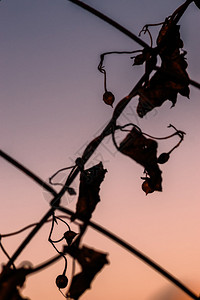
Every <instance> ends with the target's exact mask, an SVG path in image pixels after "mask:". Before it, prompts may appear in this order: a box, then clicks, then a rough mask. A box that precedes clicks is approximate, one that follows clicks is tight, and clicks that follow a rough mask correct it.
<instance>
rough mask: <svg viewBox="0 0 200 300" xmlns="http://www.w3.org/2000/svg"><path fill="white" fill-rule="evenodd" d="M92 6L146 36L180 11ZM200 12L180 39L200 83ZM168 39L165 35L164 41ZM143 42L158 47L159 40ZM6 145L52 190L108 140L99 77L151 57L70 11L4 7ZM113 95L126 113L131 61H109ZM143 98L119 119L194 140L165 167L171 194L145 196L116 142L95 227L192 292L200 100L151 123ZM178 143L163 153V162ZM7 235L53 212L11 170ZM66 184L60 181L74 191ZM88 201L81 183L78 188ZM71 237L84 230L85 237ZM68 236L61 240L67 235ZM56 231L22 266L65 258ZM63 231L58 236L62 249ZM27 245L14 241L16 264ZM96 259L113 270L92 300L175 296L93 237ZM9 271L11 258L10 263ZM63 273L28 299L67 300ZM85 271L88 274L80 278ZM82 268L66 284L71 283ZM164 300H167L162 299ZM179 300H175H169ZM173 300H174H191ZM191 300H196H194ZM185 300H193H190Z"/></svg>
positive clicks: (106, 147)
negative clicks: (101, 66) (99, 139)
mask: <svg viewBox="0 0 200 300" xmlns="http://www.w3.org/2000/svg"><path fill="white" fill-rule="evenodd" d="M85 2H86V3H87V4H89V5H92V6H93V7H95V8H96V9H98V10H100V11H101V12H103V13H105V14H106V15H108V16H109V17H111V18H113V19H114V20H116V21H117V22H119V23H120V24H122V25H123V26H125V27H127V28H128V29H129V30H131V31H132V32H133V33H135V34H138V33H139V31H140V30H141V29H142V27H143V26H144V25H145V24H147V23H148V24H149V23H158V22H161V21H163V20H164V19H165V17H166V16H169V15H170V14H171V13H172V12H173V11H174V10H175V9H176V8H177V7H178V6H179V5H181V4H182V3H183V1H180V0H168V1H164V0H135V1H132V0H124V1H121V0H101V1H98V0H88V1H85ZM199 17H200V11H199V9H198V8H197V7H196V6H195V5H194V4H191V5H190V7H189V9H188V10H187V12H186V13H185V15H184V16H183V18H182V19H181V22H180V24H181V36H182V39H183V41H184V49H185V50H186V51H187V52H188V53H187V61H188V64H189V66H188V73H189V75H190V77H191V78H192V79H194V80H196V81H197V82H200V68H199V65H200V60H199V53H200V36H199V27H200V18H199ZM157 30H159V28H158V29H154V30H153V33H154V36H155V35H156V34H157ZM142 38H143V39H144V40H145V41H146V42H147V43H149V37H148V36H142ZM0 41H1V47H0V70H1V72H0V106H1V109H0V122H1V126H0V136H1V148H2V150H4V151H5V152H7V153H8V154H9V155H11V156H13V157H14V158H16V159H17V160H19V161H20V162H21V163H22V164H24V165H25V166H26V167H28V168H29V169H31V170H32V171H33V172H35V173H36V174H38V175H39V176H40V177H41V178H43V179H44V180H48V178H49V177H50V176H51V175H52V174H53V173H54V172H56V171H57V170H58V169H60V168H63V167H67V166H70V165H72V164H73V162H74V160H75V159H76V158H77V157H78V156H80V155H81V154H82V151H83V149H84V148H85V146H86V145H87V144H88V143H89V142H90V141H91V140H92V139H93V138H94V137H95V136H96V135H98V134H99V133H100V132H101V130H102V129H103V127H104V126H105V125H106V124H107V122H108V121H109V120H110V118H111V116H112V111H113V109H112V108H111V107H109V106H106V105H105V104H104V103H103V101H102V100H101V99H102V94H103V77H102V74H100V73H99V72H98V70H97V66H98V63H99V56H100V54H101V53H103V52H106V51H114V50H115V51H123V50H125V51H133V50H138V49H141V48H140V46H138V45H137V44H136V43H135V42H133V41H132V40H130V38H128V37H126V36H124V35H123V34H122V33H120V32H118V31H117V30H116V29H114V28H112V27H111V26H110V25H108V24H105V23H104V22H103V21H101V20H99V19H97V18H96V17H95V16H93V15H90V14H89V13H88V12H85V11H84V10H82V9H81V8H79V7H77V6H75V5H74V4H73V3H70V2H68V1H67V0H65V1H64V0H57V1H53V0H34V1H31V0H18V1H13V0H6V1H5V0H2V1H1V2H0ZM105 67H106V70H107V79H108V81H107V85H108V89H109V90H111V91H112V92H113V93H114V94H115V96H116V102H115V103H117V102H118V101H119V100H120V99H121V98H122V97H123V96H125V95H127V94H128V93H129V92H130V90H131V89H132V88H133V87H134V85H135V83H136V82H137V81H138V79H139V76H141V75H142V74H143V73H142V72H143V67H132V60H131V59H130V55H121V56H119V55H113V56H109V57H106V60H105ZM137 101H138V100H137V97H136V98H134V99H133V100H132V102H131V103H130V105H129V106H128V107H127V108H126V110H125V111H124V113H123V114H122V116H121V118H120V122H121V123H122V124H125V123H127V122H133V123H135V124H137V125H138V126H140V127H141V129H142V130H143V131H145V132H148V133H149V134H151V135H154V136H165V135H168V134H171V133H172V131H171V129H168V128H167V126H168V125H169V124H170V123H172V124H173V125H174V126H176V127H177V128H178V129H181V130H183V131H185V132H186V136H185V140H184V142H183V143H182V144H181V146H180V147H179V148H178V149H177V150H175V151H174V152H173V155H172V156H171V158H170V160H169V162H168V163H167V164H166V165H163V166H161V169H162V171H163V192H155V193H153V194H149V195H148V196H145V194H144V193H143V191H142V190H141V179H140V177H141V176H142V175H143V168H142V167H141V166H139V165H137V164H136V163H135V162H134V161H131V160H130V159H129V158H127V157H125V156H123V155H121V154H119V153H117V152H116V150H115V148H114V147H113V145H112V143H111V140H110V138H107V139H105V140H104V142H103V144H102V145H101V146H100V147H99V148H98V150H97V151H96V152H95V154H94V155H93V157H92V158H91V160H90V161H89V162H88V164H87V166H91V165H93V164H96V163H98V162H99V161H102V162H103V164H104V167H105V168H106V169H107V170H108V173H107V174H106V178H105V181H104V182H103V183H102V186H101V192H100V196H101V202H100V203H99V204H98V206H97V208H96V210H95V212H94V214H93V220H94V221H95V222H97V223H99V224H101V225H103V226H104V227H106V228H108V229H109V230H111V231H113V232H114V233H116V234H117V235H119V236H121V237H122V238H123V239H125V240H126V241H127V242H129V243H130V244H132V245H133V246H135V247H136V248H137V249H139V250H140V251H142V252H144V253H145V254H146V255H148V256H149V257H151V258H152V259H153V260H155V261H156V262H157V263H159V264H160V265H162V266H163V267H164V268H165V269H167V270H168V271H169V272H171V273H172V274H174V275H175V276H176V277H177V278H179V279H180V280H182V281H183V282H185V283H192V285H194V292H196V293H197V294H198V293H199V288H198V285H197V284H196V282H198V281H199V278H200V263H199V252H200V239H199V209H200V204H199V198H200V190H199V186H200V185H199V167H200V160H199V147H200V142H199V128H200V119H199V109H200V104H199V90H197V89H196V88H194V87H191V93H190V100H188V99H186V98H183V97H181V96H179V97H178V101H177V104H176V106H175V107H174V108H172V109H170V106H171V103H170V102H169V101H167V102H166V103H165V104H164V105H163V106H162V107H161V108H158V109H155V110H154V111H152V112H151V113H149V114H148V115H147V116H146V117H145V118H143V119H140V118H139V117H138V116H137V115H136V112H135V108H136V105H137ZM176 142H177V139H176V138H174V139H172V140H171V141H167V142H160V143H159V148H158V152H159V153H162V152H163V151H165V152H166V151H169V150H170V149H171V147H172V146H173V145H175V143H176ZM0 163H1V167H0V168H1V174H0V176H1V177H0V182H1V194H2V198H1V203H2V204H1V210H0V226H1V230H0V232H1V233H8V232H11V231H15V230H16V229H20V228H21V227H23V226H25V225H27V224H30V223H32V222H37V221H39V220H40V219H41V217H42V216H43V215H44V213H45V212H46V211H47V210H48V208H49V200H50V199H51V198H50V196H49V195H48V194H47V193H46V192H45V191H42V189H41V188H40V187H39V186H37V185H36V184H35V183H34V182H33V181H31V180H30V179H29V178H27V177H26V176H24V175H23V174H22V173H20V172H19V171H18V170H17V169H15V168H14V167H13V166H11V165H10V164H8V163H7V162H6V161H4V160H2V159H1V162H0ZM66 175H67V173H63V174H61V175H60V179H61V180H62V179H64V178H65V177H64V176H66ZM72 186H73V187H74V188H75V189H78V180H76V181H75V182H74V183H73V185H72ZM75 204H76V197H73V198H70V197H69V196H67V195H66V196H64V198H63V205H65V206H67V207H69V208H70V209H73V210H74V208H75ZM72 228H73V229H74V230H77V228H76V227H73V225H72ZM59 230H60V231H59ZM49 231H50V224H48V225H45V226H44V228H43V229H42V230H41V231H40V232H39V234H38V235H37V236H36V237H35V238H34V239H33V241H32V242H31V243H30V245H29V246H28V247H27V248H26V249H25V250H24V252H23V253H22V255H21V256H20V257H19V258H18V260H17V262H16V264H17V265H20V263H21V262H23V261H30V262H32V264H33V265H37V264H39V263H41V262H42V261H44V260H46V259H48V258H50V257H52V256H54V255H55V254H56V253H55V250H54V249H53V248H52V246H51V245H50V244H49V243H48V234H49ZM59 233H60V234H62V228H60V229H59V228H58V231H57V233H56V236H58V237H60V235H59ZM26 234H27V233H23V234H21V235H19V236H16V237H13V238H7V239H3V240H2V242H3V245H4V246H5V248H6V250H7V251H8V253H9V254H12V253H13V252H14V250H15V249H16V247H17V246H18V245H19V243H20V242H21V241H22V240H23V238H24V237H25V236H26ZM83 242H84V243H85V244H87V245H88V246H89V247H94V248H96V249H99V250H100V251H104V252H106V253H109V257H108V259H109V261H110V264H109V265H108V266H106V267H105V268H104V269H103V271H102V273H101V274H99V275H98V277H96V279H95V281H94V282H93V284H92V289H91V290H90V291H88V292H87V293H85V294H84V295H83V297H82V298H81V299H83V300H94V299H95V300H100V299H106V300H107V299H115V300H120V299H126V300H133V299H139V300H152V299H154V300H155V298H156V297H157V299H156V300H161V299H162V300H163V299H164V296H163V295H164V294H165V295H170V294H169V293H170V291H171V288H172V285H171V284H170V283H169V282H168V281H167V280H166V279H165V278H163V277H161V276H160V274H158V273H156V272H155V271H154V270H152V269H150V268H149V267H148V266H147V265H145V264H144V263H143V262H141V261H139V260H138V259H137V258H135V257H134V256H132V255H131V254H130V253H128V252H126V251H125V250H124V249H122V248H120V247H119V246H118V245H116V244H114V243H113V242H112V241H110V240H108V239H107V238H106V237H103V236H102V235H101V234H99V233H96V232H95V231H94V230H92V229H88V232H87V234H86V235H85V238H84V241H83ZM0 262H1V263H5V262H6V257H5V256H4V255H3V253H0ZM63 268H64V262H63V261H62V260H61V261H59V262H58V263H57V264H55V265H53V266H52V267H50V268H48V269H47V270H44V271H42V272H41V273H39V274H35V275H33V276H30V277H29V278H28V279H27V281H26V288H25V289H24V290H23V295H24V296H27V297H30V299H31V300H38V299H48V300H57V299H62V295H61V294H60V293H59V291H58V290H57V288H56V286H55V283H54V281H55V278H56V276H57V275H59V274H61V273H62V271H63ZM77 270H78V268H77ZM70 272H71V261H70V259H69V269H68V272H67V276H68V277H69V278H70ZM163 293H164V294H163ZM170 297H171V298H170ZM174 297H175V298H174ZM180 297H182V296H173V295H172V296H169V297H168V298H167V300H183V298H180ZM188 299H189V298H188ZM184 300H185V299H184Z"/></svg>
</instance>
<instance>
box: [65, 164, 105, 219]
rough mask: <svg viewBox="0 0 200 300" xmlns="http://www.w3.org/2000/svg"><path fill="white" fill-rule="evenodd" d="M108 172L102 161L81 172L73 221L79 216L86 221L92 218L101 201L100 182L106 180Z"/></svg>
mask: <svg viewBox="0 0 200 300" xmlns="http://www.w3.org/2000/svg"><path fill="white" fill-rule="evenodd" d="M106 172H107V170H106V169H104V168H103V164H102V162H100V163H99V164H97V165H95V166H93V167H92V168H90V169H87V170H83V171H82V172H81V175H80V186H79V196H78V202H77V205H76V213H75V215H73V216H72V217H71V220H72V221H73V220H75V219H76V218H77V217H78V218H79V219H81V220H84V221H86V220H89V219H90V218H91V215H92V212H93V211H94V209H95V207H96V205H97V203H98V202H99V201H100V196H99V191H100V184H101V182H102V181H103V180H104V177H105V173H106Z"/></svg>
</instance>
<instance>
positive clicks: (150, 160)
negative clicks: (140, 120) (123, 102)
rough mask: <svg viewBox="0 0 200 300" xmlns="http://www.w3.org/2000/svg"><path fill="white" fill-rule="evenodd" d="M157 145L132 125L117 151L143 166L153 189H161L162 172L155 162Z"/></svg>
mask: <svg viewBox="0 0 200 300" xmlns="http://www.w3.org/2000/svg"><path fill="white" fill-rule="evenodd" d="M157 146H158V145H157V142H156V141H154V140H152V139H147V138H145V137H144V135H143V134H142V132H140V131H139V130H138V129H136V128H135V127H133V129H132V130H131V131H130V133H128V135H127V136H126V137H125V138H124V140H123V141H122V142H121V143H120V146H119V151H120V152H122V153H123V154H125V155H127V156H129V157H130V158H132V159H133V160H135V161H136V162H137V163H138V164H140V165H142V166H143V167H144V169H145V171H146V173H147V175H148V176H149V178H148V181H149V182H150V184H151V189H152V190H153V191H155V190H156V191H162V185H161V183H162V177H161V173H162V172H161V171H160V169H159V167H158V164H157Z"/></svg>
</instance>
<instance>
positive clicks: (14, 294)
mask: <svg viewBox="0 0 200 300" xmlns="http://www.w3.org/2000/svg"><path fill="white" fill-rule="evenodd" d="M26 274H27V270H26V269H24V268H20V269H7V268H6V267H4V268H3V271H2V273H1V274H0V300H28V299H27V298H23V297H22V296H21V295H20V292H19V287H22V286H23V284H24V282H25V278H26Z"/></svg>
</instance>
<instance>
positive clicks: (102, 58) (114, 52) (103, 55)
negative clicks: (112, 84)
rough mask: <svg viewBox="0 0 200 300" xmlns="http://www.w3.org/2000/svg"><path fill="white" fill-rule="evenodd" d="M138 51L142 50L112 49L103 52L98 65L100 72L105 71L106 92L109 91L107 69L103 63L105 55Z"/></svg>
mask: <svg viewBox="0 0 200 300" xmlns="http://www.w3.org/2000/svg"><path fill="white" fill-rule="evenodd" d="M138 52H141V50H135V51H110V52H105V53H102V54H101V55H100V63H99V65H98V70H99V72H101V73H103V75H104V90H105V92H107V91H108V90H107V76H106V70H105V66H104V65H103V62H104V57H105V56H106V55H109V54H131V53H138Z"/></svg>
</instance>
